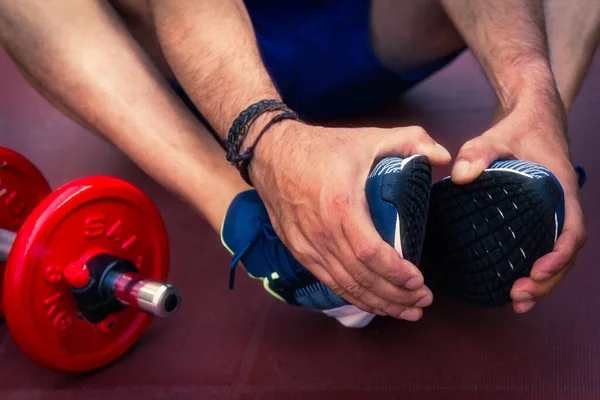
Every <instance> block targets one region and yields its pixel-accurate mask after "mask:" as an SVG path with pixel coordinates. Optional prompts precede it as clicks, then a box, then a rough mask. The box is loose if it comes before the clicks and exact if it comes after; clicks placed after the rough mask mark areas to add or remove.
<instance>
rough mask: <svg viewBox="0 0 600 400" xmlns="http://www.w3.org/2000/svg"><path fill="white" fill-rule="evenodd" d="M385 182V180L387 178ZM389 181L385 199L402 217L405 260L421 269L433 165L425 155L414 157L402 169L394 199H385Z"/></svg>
mask: <svg viewBox="0 0 600 400" xmlns="http://www.w3.org/2000/svg"><path fill="white" fill-rule="evenodd" d="M384 179H385V178H384ZM386 186H387V185H386V181H385V180H384V182H383V188H382V190H383V191H384V193H382V195H383V196H382V197H383V199H384V200H386V201H389V202H390V203H393V204H394V205H395V206H396V209H397V211H398V215H399V216H400V227H401V232H400V236H401V242H400V243H401V245H402V254H403V257H404V259H406V260H408V261H410V262H411V263H413V264H414V265H416V266H418V265H419V264H420V262H421V254H422V249H423V242H424V240H425V231H426V226H427V216H428V212H429V198H430V195H431V165H430V164H429V160H428V159H427V157H425V156H419V157H415V158H413V159H412V160H410V161H409V162H408V164H407V165H405V166H404V168H403V169H402V174H401V184H400V190H399V191H398V193H395V194H394V196H395V197H396V198H395V199H393V201H392V199H390V198H389V194H388V195H387V196H386V194H385V187H386Z"/></svg>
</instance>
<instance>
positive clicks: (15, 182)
mask: <svg viewBox="0 0 600 400" xmlns="http://www.w3.org/2000/svg"><path fill="white" fill-rule="evenodd" d="M51 191H52V190H51V189H50V185H48V182H47V181H46V179H45V178H44V176H43V175H42V173H41V172H40V171H39V170H38V169H37V168H36V166H35V165H33V164H32V163H31V162H29V160H27V159H26V158H25V157H23V156H22V155H21V154H19V153H16V152H14V151H12V150H9V149H6V148H4V147H0V228H1V229H6V230H9V231H13V232H17V231H18V230H19V228H21V225H23V222H24V221H25V218H27V216H28V215H29V214H30V213H31V211H33V209H34V208H35V206H37V205H38V204H39V203H40V202H41V201H42V200H44V198H46V196H48V195H49V194H50V192H51ZM4 268H5V265H4V263H1V262H0V318H2V316H3V314H4V308H3V306H2V277H3V276H4Z"/></svg>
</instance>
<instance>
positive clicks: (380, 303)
mask: <svg viewBox="0 0 600 400" xmlns="http://www.w3.org/2000/svg"><path fill="white" fill-rule="evenodd" d="M334 265H336V266H335V267H334V268H335V271H332V274H331V275H332V277H333V280H334V283H333V285H332V286H331V288H332V290H333V291H334V292H335V293H337V294H338V295H339V296H341V297H344V298H349V299H358V301H359V302H362V303H364V304H366V305H367V306H368V307H371V308H372V309H374V310H375V311H376V312H377V313H378V314H380V315H389V316H391V317H394V318H399V319H405V317H407V314H406V311H407V310H409V309H412V308H415V307H407V306H404V305H400V304H395V303H392V302H390V301H387V300H384V299H382V298H381V297H379V296H378V295H376V294H375V293H374V292H372V291H369V290H367V289H364V288H362V287H360V286H359V285H357V283H356V281H355V280H354V279H352V277H351V276H350V275H349V274H348V273H347V272H346V271H345V270H344V269H343V268H342V267H341V265H339V264H334ZM337 282H340V283H337ZM408 314H409V315H408V317H409V318H412V316H414V315H413V314H412V312H409V313H408ZM419 318H420V316H419Z"/></svg>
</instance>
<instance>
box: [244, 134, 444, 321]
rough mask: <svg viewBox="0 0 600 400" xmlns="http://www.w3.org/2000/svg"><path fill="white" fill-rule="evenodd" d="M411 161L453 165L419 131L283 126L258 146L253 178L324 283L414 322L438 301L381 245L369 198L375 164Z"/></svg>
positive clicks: (295, 249)
mask: <svg viewBox="0 0 600 400" xmlns="http://www.w3.org/2000/svg"><path fill="white" fill-rule="evenodd" d="M248 140H249V141H251V138H248ZM412 154H422V155H425V156H427V157H428V158H429V160H430V162H431V163H432V165H440V164H446V163H448V162H449V161H450V154H449V153H448V152H447V151H446V150H445V149H444V148H443V147H441V146H440V145H439V144H437V143H436V142H435V141H434V140H433V139H432V138H431V137H429V136H428V135H427V134H426V133H425V131H424V130H423V129H422V128H419V127H407V128H398V129H377V128H366V129H331V128H323V127H316V126H308V125H305V124H302V123H299V122H283V123H280V124H279V125H278V126H276V127H273V128H272V129H271V131H269V132H268V133H267V134H266V135H265V136H264V137H263V138H262V139H261V141H260V142H259V143H258V146H257V148H256V153H255V156H254V159H253V160H252V162H251V164H250V176H251V179H252V181H253V183H254V184H255V186H256V189H257V191H258V192H259V194H260V195H261V198H262V199H263V201H264V203H265V205H266V207H267V210H268V212H269V216H270V218H271V222H272V223H273V226H274V229H275V231H276V232H277V235H278V236H279V237H280V238H281V240H282V241H283V242H284V243H285V244H286V246H287V247H288V248H289V249H290V251H291V252H292V253H293V254H294V256H295V257H296V258H297V260H298V261H300V262H301V263H302V265H304V266H305V267H306V268H307V269H308V270H309V271H311V272H312V273H313V274H314V275H315V276H316V277H317V278H318V279H319V280H321V281H322V282H323V283H324V284H325V285H326V286H328V287H330V288H332V289H333V290H334V291H335V292H336V293H338V294H340V295H341V296H342V297H344V298H345V299H346V300H347V301H349V302H350V303H352V304H354V305H356V306H357V307H358V308H360V309H362V310H364V311H367V312H373V313H377V314H379V315H390V316H393V317H396V318H401V319H405V320H410V321H416V320H418V319H420V318H421V316H422V307H426V306H428V305H430V304H431V302H432V294H431V292H430V291H429V289H428V288H426V287H425V286H424V285H423V276H422V275H421V273H420V272H419V270H418V269H417V268H416V267H415V266H414V265H412V264H411V263H410V262H408V261H406V260H403V259H401V257H400V256H399V254H398V253H397V252H396V251H395V250H394V248H393V247H392V246H390V245H388V244H387V243H386V242H385V241H384V240H383V239H382V238H381V236H380V235H379V233H378V232H377V230H376V229H375V226H374V224H373V221H372V219H371V217H370V214H369V208H368V204H367V200H366V195H365V183H366V180H367V176H368V174H369V173H370V172H371V169H372V168H373V167H374V165H375V164H376V162H377V161H379V160H380V159H381V158H383V157H385V156H409V155H412Z"/></svg>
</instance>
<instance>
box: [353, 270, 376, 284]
mask: <svg viewBox="0 0 600 400" xmlns="http://www.w3.org/2000/svg"><path fill="white" fill-rule="evenodd" d="M354 279H356V282H358V284H359V285H360V286H362V287H364V288H370V287H372V286H373V283H374V281H375V278H374V277H373V273H371V272H370V271H367V270H365V269H362V270H360V271H358V272H357V273H356V276H355V277H354Z"/></svg>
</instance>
